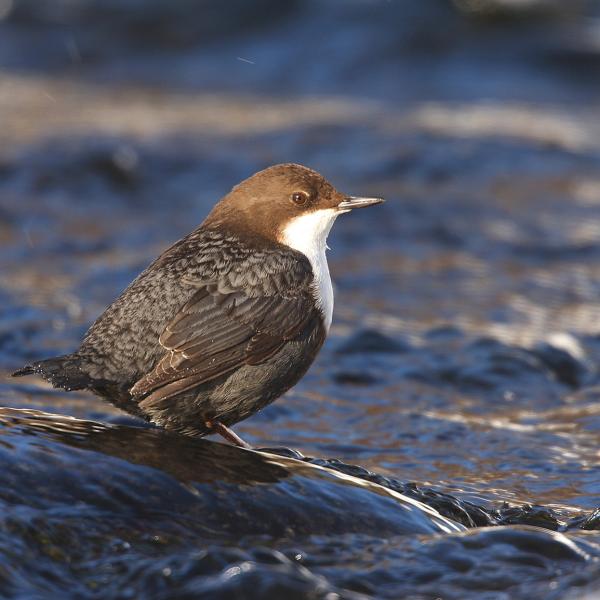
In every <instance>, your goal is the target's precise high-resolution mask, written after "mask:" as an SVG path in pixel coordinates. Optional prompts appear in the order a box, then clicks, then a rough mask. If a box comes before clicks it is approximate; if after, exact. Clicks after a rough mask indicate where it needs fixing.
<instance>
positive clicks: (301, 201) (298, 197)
mask: <svg viewBox="0 0 600 600" xmlns="http://www.w3.org/2000/svg"><path fill="white" fill-rule="evenodd" d="M292 202H293V203H294V204H295V205H296V206H304V205H305V204H306V203H307V202H308V194H307V193H306V192H294V193H293V194H292Z"/></svg>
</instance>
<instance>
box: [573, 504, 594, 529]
mask: <svg viewBox="0 0 600 600" xmlns="http://www.w3.org/2000/svg"><path fill="white" fill-rule="evenodd" d="M567 526H568V528H569V529H573V528H577V529H584V530H588V531H599V530H600V508H597V509H596V510H594V511H593V512H592V513H591V514H589V515H582V516H579V517H576V518H574V519H572V520H571V521H569V523H568V524H567Z"/></svg>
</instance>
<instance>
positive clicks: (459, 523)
mask: <svg viewBox="0 0 600 600" xmlns="http://www.w3.org/2000/svg"><path fill="white" fill-rule="evenodd" d="M5 4H6V7H9V8H6V7H4V6H3V4H2V2H0V15H2V17H0V142H1V143H0V246H1V249H0V370H1V374H2V379H1V381H0V405H1V406H2V407H4V408H0V552H1V559H0V596H2V597H7V598H55V597H61V598H62V597H73V598H140V597H148V598H150V597H152V598H194V597H210V598H213V597H214V598H232V597H236V598H238V597H239V598H281V597H284V596H285V597H286V598H289V599H290V600H291V599H292V598H328V599H331V598H335V597H343V598H365V597H367V598H368V597H373V598H391V599H392V598H393V599H397V598H415V599H416V598H418V599H421V598H444V599H454V598H456V599H458V598H460V599H463V598H477V599H479V598H486V599H488V598H490V599H491V598H493V599H496V598H498V599H508V598H511V599H512V598H555V599H558V598H581V597H585V598H593V597H595V596H594V595H595V593H596V589H597V587H598V585H599V582H600V566H599V565H600V563H599V562H598V561H599V558H600V535H599V534H598V530H599V529H600V519H599V516H598V513H597V512H596V511H597V510H598V508H599V506H600V500H599V498H600V459H599V455H598V447H599V443H600V405H599V403H598V399H599V397H600V386H599V384H600V378H599V371H598V364H599V359H600V338H599V337H598V334H599V332H600V328H599V325H598V324H599V323H600V308H599V305H598V298H600V283H599V282H600V175H599V174H600V128H599V126H598V123H600V119H599V118H598V117H599V110H598V98H599V97H600V96H599V92H600V86H599V82H600V79H599V78H598V75H599V74H600V46H598V42H597V40H598V39H599V38H598V31H600V24H599V22H598V21H597V20H595V19H597V18H598V17H597V15H598V10H597V5H596V3H594V2H588V3H585V2H581V3H569V6H568V7H565V6H562V3H553V2H551V1H547V2H545V1H544V2H539V3H536V2H531V3H528V6H529V10H528V11H527V12H525V13H519V14H515V13H514V12H512V10H497V11H496V12H494V11H493V10H492V11H491V12H485V13H479V12H476V11H475V12H473V11H474V10H475V9H473V6H475V4H477V3H470V2H437V1H432V2H427V3H425V2H416V1H415V2H412V1H409V2H402V3H400V2H359V1H355V2H344V3H342V2H335V1H333V0H331V1H327V2H306V3H300V2H297V3H286V5H285V7H284V6H283V5H282V4H281V3H278V2H269V1H268V0H264V1H261V2H259V3H253V4H252V8H249V6H250V5H248V4H247V3H236V4H235V8H229V9H228V10H226V9H224V8H223V7H221V6H219V5H218V4H217V3H213V2H208V1H204V2H203V1H200V0H186V1H185V2H181V3H177V4H172V3H168V2H163V1H162V0H153V1H152V2H149V3H147V4H145V6H144V9H143V10H141V9H140V8H139V6H138V3H137V2H134V1H131V2H104V1H103V2H100V1H98V2H95V1H93V2H86V3H83V2H81V3H80V2H59V1H58V0H56V1H51V0H44V1H43V2H27V1H25V0H23V1H15V2H14V3H5ZM483 4H484V5H487V6H492V5H493V6H494V7H498V6H505V4H504V3H503V2H501V1H500V0H498V1H497V2H496V1H492V0H490V1H489V2H487V3H485V2H484V3H483ZM526 4H527V3H526ZM9 5H10V6H9ZM232 6H233V5H232ZM4 10H5V12H6V14H4V12H3V11H4ZM2 19H3V20H2ZM285 161H297V162H301V163H304V164H307V165H309V166H311V167H313V168H316V169H317V170H319V171H321V172H322V173H323V174H324V175H326V176H327V177H328V178H329V179H330V180H331V181H332V182H333V183H334V184H335V185H336V186H337V187H338V188H339V189H341V190H345V191H347V192H348V193H352V194H369V195H383V196H385V197H386V198H387V200H388V202H387V203H386V204H384V205H382V206H380V207H377V208H376V209H373V210H368V211H361V212H360V213H357V214H354V215H348V216H345V217H343V218H340V219H339V220H338V222H337V223H336V225H335V227H334V230H333V232H332V235H331V237H330V240H329V245H330V246H331V247H332V250H331V252H330V255H329V261H330V266H331V272H332V276H333V279H334V282H335V298H336V306H335V311H334V322H333V326H332V331H331V336H330V338H329V339H328V341H327V343H326V345H325V347H324V349H323V351H322V352H321V354H320V355H319V357H318V360H317V362H316V363H315V365H314V366H313V367H312V369H311V370H310V371H309V373H308V374H307V376H306V377H305V378H304V379H303V380H302V381H301V382H300V383H299V384H298V386H296V387H295V388H294V389H293V390H291V391H290V392H289V393H288V394H286V395H285V396H284V397H283V398H281V399H280V400H278V401H277V402H276V403H275V404H273V405H271V406H270V407H268V408H267V409H265V410H264V411H263V412H262V413H260V414H258V415H256V416H254V417H252V418H251V419H249V420H247V421H245V422H243V423H240V424H239V425H237V426H236V431H237V432H239V433H240V435H241V436H242V437H244V439H246V440H248V441H249V442H250V443H251V444H252V445H253V446H254V447H256V448H258V449H263V450H258V451H252V452H249V451H245V450H241V449H237V448H232V447H228V446H225V445H223V444H222V443H221V441H220V440H214V439H209V438H207V439H189V438H182V437H180V436H175V435H172V434H168V433H165V432H162V431H159V430H156V429H151V428H146V427H143V426H142V424H140V423H138V422H136V421H135V420H133V419H132V418H129V417H127V416H126V415H123V414H121V413H119V412H118V411H117V410H116V409H114V408H112V407H111V406H109V405H106V404H104V403H102V402H101V401H100V400H98V399H96V398H95V397H93V396H91V395H86V394H83V393H79V392H74V393H71V394H67V393H64V392H62V391H56V390H52V389H50V388H49V387H47V386H46V385H45V384H44V383H43V382H41V381H39V380H36V379H34V378H30V379H22V380H12V379H10V378H8V377H6V378H5V377H4V375H8V373H9V372H10V371H11V370H12V369H14V368H17V367H19V366H21V365H22V364H23V363H25V362H27V361H28V360H31V359H33V358H42V357H46V356H51V355H54V354H59V353H63V352H66V351H69V350H72V349H73V348H75V347H76V345H77V343H78V340H79V339H80V338H81V335H82V334H83V332H84V331H85V329H86V328H87V326H89V324H90V323H91V322H92V321H93V319H94V318H95V317H96V316H97V315H98V314H99V313H100V312H101V311H102V310H103V308H104V307H105V306H106V305H107V304H108V303H109V302H110V301H111V300H112V299H113V298H114V297H115V296H116V295H117V294H118V293H119V292H120V291H121V290H122V289H123V288H124V287H125V286H126V285H127V284H128V283H129V281H130V280H131V279H132V278H133V277H134V276H135V275H136V274H137V272H139V271H140V270H141V269H142V268H143V267H144V266H146V265H147V264H148V263H149V262H150V260H152V258H153V257H154V256H156V255H157V254H158V253H159V252H160V251H161V250H162V249H164V248H165V247H167V246H168V245H169V244H170V243H172V242H173V241H175V240H176V239H178V238H179V237H180V236H182V235H183V234H185V233H187V232H188V231H189V230H190V229H191V228H192V227H193V226H194V225H195V224H197V223H199V222H200V221H201V220H202V218H203V217H204V216H205V215H206V213H207V211H208V210H209V208H210V207H211V206H212V204H213V203H214V202H215V201H216V200H217V199H218V198H219V197H220V196H221V195H223V194H224V193H226V192H227V191H228V190H229V189H230V188H231V186H233V185H234V184H235V183H237V182H238V181H240V180H241V179H242V178H244V177H246V176H248V175H250V174H251V173H252V172H254V171H256V170H258V169H260V168H263V167H265V166H267V165H269V164H272V163H276V162H285ZM69 417H75V418H69ZM336 594H337V596H336Z"/></svg>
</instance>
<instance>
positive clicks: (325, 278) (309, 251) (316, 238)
mask: <svg viewBox="0 0 600 600" xmlns="http://www.w3.org/2000/svg"><path fill="white" fill-rule="evenodd" d="M338 214H339V212H338V211H336V210H335V209H333V208H327V209H322V210H316V211H314V212H311V213H308V214H305V215H301V216H299V217H296V218H295V219H293V220H292V221H290V223H289V225H287V227H286V228H285V229H284V230H283V232H282V235H281V238H280V240H279V241H280V242H281V243H282V244H285V245H286V246H289V247H290V248H293V249H294V250H298V251H299V252H302V254H304V256H306V258H308V260H309V261H310V266H311V267H312V270H313V275H314V278H315V289H314V293H315V300H316V302H317V305H318V306H319V308H320V309H321V312H322V313H323V319H324V321H325V329H326V330H327V331H329V327H330V326H331V319H332V317H333V287H332V286H331V277H330V276H329V266H328V265H327V257H326V256H325V252H326V250H327V235H328V234H329V231H330V230H331V227H332V225H333V222H334V221H335V219H336V217H337V216H338Z"/></svg>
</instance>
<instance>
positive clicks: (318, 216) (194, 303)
mask: <svg viewBox="0 0 600 600" xmlns="http://www.w3.org/2000/svg"><path fill="white" fill-rule="evenodd" d="M380 202H383V199H382V198H361V197H355V196H346V195H344V194H341V193H340V192H338V191H337V190H336V189H335V188H334V187H333V186H332V185H331V184H330V183H329V182H328V181H326V180H325V178H324V177H322V176H321V175H319V173H317V172H315V171H313V170H311V169H309V168H307V167H303V166H301V165H296V164H282V165H276V166H273V167H269V168H268V169H265V170H263V171H259V172H258V173H256V174H254V175H253V176H252V177H250V178H248V179H246V180H245V181H243V182H242V183H240V184H239V185H237V186H236V187H234V188H233V189H232V190H231V192H230V193H229V194H227V195H226V196H225V197H224V198H222V199H221V200H220V201H219V202H218V203H217V204H216V205H215V207H214V208H213V210H212V211H211V212H210V214H209V215H208V217H207V218H206V220H205V221H204V222H203V223H202V224H201V225H200V226H199V227H198V228H197V229H195V230H194V231H192V232H191V233H190V234H189V235H187V236H186V237H184V238H183V239H182V240H180V241H178V242H176V243H175V244H174V245H173V246H171V247H170V248H169V249H168V250H166V251H165V252H164V253H163V254H162V255H161V256H159V257H158V259H156V260H155V261H154V262H153V263H152V264H151V265H150V266H149V267H148V268H147V269H146V270H145V271H143V272H142V273H141V274H140V275H139V276H138V277H137V278H136V279H135V280H134V281H133V282H132V283H131V284H130V285H129V287H128V288H127V289H126V290H125V291H124V292H123V293H122V294H121V296H119V298H117V300H115V302H113V303H112V304H111V305H110V306H109V307H108V308H107V309H106V311H105V312H104V313H103V314H102V315H101V316H100V317H99V318H98V319H97V320H96V322H95V323H94V324H93V325H92V326H91V327H90V329H89V330H88V332H87V333H86V335H85V337H84V339H83V342H82V344H81V346H80V348H79V349H78V350H77V351H76V352H74V353H73V354H67V355H65V356H59V357H56V358H50V359H48V360H42V361H40V362H36V363H32V364H30V365H26V366H25V367H23V368H22V369H20V370H18V371H16V372H15V373H13V375H14V376H21V375H29V374H32V373H38V374H39V375H41V376H42V377H43V378H44V379H46V380H47V381H49V382H50V383H51V384H52V385H53V386H55V387H59V388H64V389H65V390H80V389H87V390H90V391H92V392H94V393H95V394H97V395H99V396H101V397H103V398H105V399H106V400H108V401H110V402H112V403H113V404H115V405H116V406H118V407H119V408H121V409H123V410H125V411H127V412H129V413H131V414H134V415H136V416H139V417H142V418H144V419H146V420H148V421H151V422H152V423H155V424H157V425H160V426H163V427H165V428H167V429H171V430H176V431H180V432H183V433H188V434H196V435H205V434H208V433H220V434H221V435H222V436H223V437H225V438H226V439H227V440H229V441H230V442H232V443H234V444H238V445H242V446H247V445H246V444H245V442H243V441H242V440H241V439H240V438H239V437H238V436H237V435H236V434H235V433H234V432H233V431H232V430H231V429H229V427H228V426H230V425H232V424H234V423H237V422H238V421H241V420H243V419H245V418H247V417H249V416H250V415H252V414H254V413H255V412H256V411H258V410H260V409H261V408H263V407H264V406H266V405H267V404H270V403H271V402H273V401H274V400H275V399H276V398H278V397H279V396H281V395H282V394H283V393H284V392H286V391H287V390H288V389H290V388H291V387H292V386H293V385H295V384H296V383H297V382H298V381H299V379H300V378H301V377H302V376H303V375H304V373H306V371H307V370H308V368H309V366H310V365H311V363H312V362H313V360H314V358H315V356H316V354H317V352H318V351H319V349H320V348H321V346H322V345H323V342H324V340H325V336H326V335H327V332H328V330H329V326H330V324H331V317H332V311H333V290H332V287H331V279H330V277H329V269H328V266H327V259H326V257H325V251H326V249H327V245H326V239H327V234H328V233H329V230H330V229H331V226H332V225H333V222H334V221H335V219H336V217H337V216H338V215H340V214H342V213H345V212H348V211H350V210H354V209H356V208H363V207H366V206H372V205H373V204H379V203H380Z"/></svg>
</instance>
